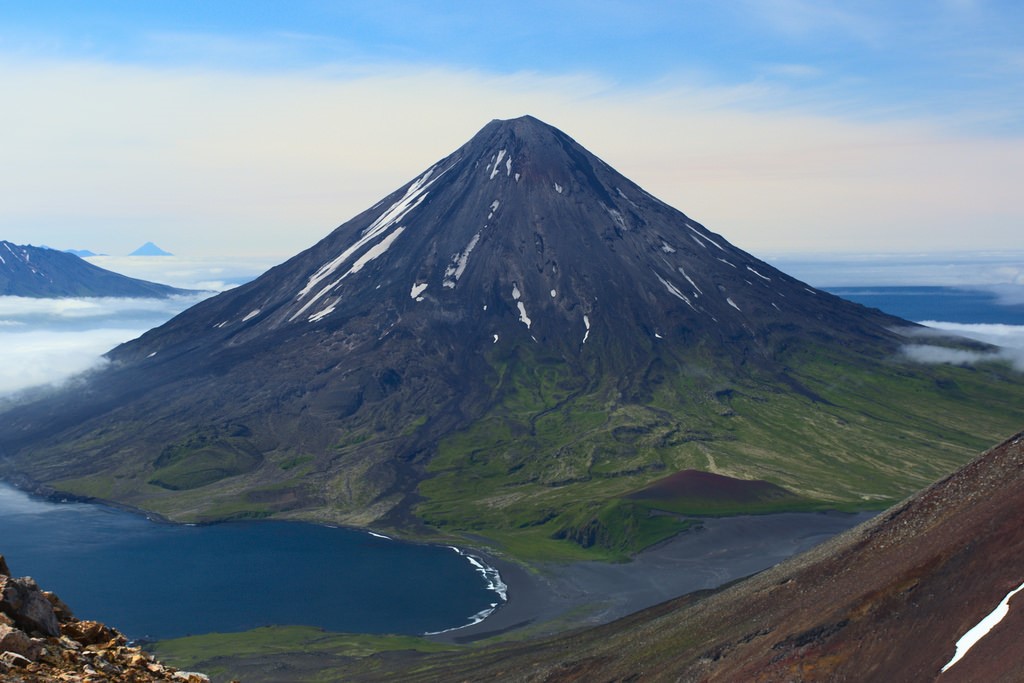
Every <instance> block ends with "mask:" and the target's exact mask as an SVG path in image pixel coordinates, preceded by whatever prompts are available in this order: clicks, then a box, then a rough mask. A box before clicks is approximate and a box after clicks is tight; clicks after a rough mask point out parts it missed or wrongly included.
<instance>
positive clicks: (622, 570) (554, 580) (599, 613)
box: [434, 512, 876, 642]
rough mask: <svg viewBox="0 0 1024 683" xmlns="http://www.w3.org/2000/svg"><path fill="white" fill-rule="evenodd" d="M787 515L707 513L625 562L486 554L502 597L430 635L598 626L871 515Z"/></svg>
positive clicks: (465, 636) (751, 569) (470, 636)
mask: <svg viewBox="0 0 1024 683" xmlns="http://www.w3.org/2000/svg"><path fill="white" fill-rule="evenodd" d="M875 514H876V513H873V512H863V513H858V514H844V513H839V512H828V513H801V512H789V513H779V514H771V515H751V516H738V517H723V518H707V519H704V520H702V524H703V526H702V528H700V529H695V530H691V531H686V532H684V533H682V534H679V535H678V536H676V537H675V538H672V539H671V540H669V541H666V542H664V543H661V544H659V545H657V546H654V547H652V548H650V549H648V550H645V551H643V552H642V553H640V554H639V555H637V556H636V557H635V558H634V559H633V560H632V561H631V562H626V563H622V564H610V563H606V562H568V563H555V562H541V563H535V564H533V565H531V567H530V569H531V570H533V571H530V570H528V569H525V568H524V567H522V566H520V565H517V564H513V563H510V562H505V561H502V560H500V559H495V558H488V561H489V562H491V563H492V564H493V566H495V567H496V568H497V569H498V570H499V571H500V572H501V576H502V579H503V580H504V582H505V583H506V585H508V602H507V603H505V604H504V605H503V606H501V607H500V608H499V609H498V610H497V611H495V613H494V614H492V615H491V616H489V617H488V618H487V619H485V620H484V621H482V622H480V623H479V624H475V625H473V626H468V627H466V628H462V629H458V630H455V631H449V632H448V633H444V634H440V635H438V636H434V638H437V639H439V640H446V641H454V642H471V641H474V640H479V639H482V638H488V637H490V636H495V635H499V634H502V633H506V632H508V631H512V630H518V629H522V628H526V627H535V628H536V630H537V632H538V633H549V632H552V631H556V630H563V629H565V628H572V627H578V626H590V625H595V624H602V623H606V622H609V621H612V620H614V619H617V618H619V617H622V616H625V615H627V614H631V613H633V612H636V611H638V610H641V609H643V608H645V607H649V606H651V605H656V604H658V603H660V602H664V601H665V600H668V599H670V598H674V597H677V596H680V595H684V594H686V593H691V592H693V591H697V590H702V589H706V588H716V587H718V586H721V585H722V584H725V583H728V582H730V581H733V580H735V579H739V578H742V577H744V576H749V575H751V574H754V573H757V572H759V571H761V570H763V569H767V568H768V567H771V566H773V565H775V564H778V563H779V562H781V561H782V560H784V559H786V558H787V557H789V556H791V555H794V554H796V553H799V552H803V551H804V550H807V549H808V548H811V547H813V546H815V545H817V544H818V543H821V542H822V541H825V540H826V539H828V538H830V537H832V536H834V535H836V534H837V533H840V532H842V531H845V530H846V529H849V528H851V527H854V526H856V525H857V524H860V523H861V522H863V521H866V520H868V519H870V518H871V517H872V516H874V515H875Z"/></svg>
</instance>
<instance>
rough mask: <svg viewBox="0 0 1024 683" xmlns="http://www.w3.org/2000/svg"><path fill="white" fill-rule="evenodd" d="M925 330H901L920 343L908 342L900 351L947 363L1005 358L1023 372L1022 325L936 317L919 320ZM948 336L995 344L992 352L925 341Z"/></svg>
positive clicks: (924, 360) (916, 358) (923, 360)
mask: <svg viewBox="0 0 1024 683" xmlns="http://www.w3.org/2000/svg"><path fill="white" fill-rule="evenodd" d="M922 324H923V325H926V326H927V328H928V329H926V330H911V331H907V330H904V333H909V334H910V336H916V337H918V338H920V339H921V343H920V344H908V345H907V346H905V347H904V348H903V353H904V355H906V356H907V357H909V358H910V359H912V360H914V361H917V362H919V363H948V364H950V365H975V364H977V363H983V362H991V361H1005V362H1007V363H1010V364H1011V365H1012V366H1013V367H1014V368H1015V369H1016V370H1018V371H1020V372H1024V325H1002V324H964V323H948V322H941V321H936V320H925V321H923V322H922ZM950 335H954V336H959V337H966V338H967V339H973V340H976V341H980V342H984V343H986V344H992V345H993V346H996V347H998V349H997V350H995V351H991V352H988V351H973V350H967V349H950V348H947V347H944V346H934V345H932V344H928V343H927V340H928V338H929V337H932V338H934V337H938V336H944V337H949V336H950Z"/></svg>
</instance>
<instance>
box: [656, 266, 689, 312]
mask: <svg viewBox="0 0 1024 683" xmlns="http://www.w3.org/2000/svg"><path fill="white" fill-rule="evenodd" d="M654 275H655V277H657V278H658V280H660V281H661V284H663V285H665V289H667V290H668V292H669V294H671V295H672V296H675V297H677V298H679V299H681V300H682V301H685V302H686V305H687V306H689V307H690V308H692V309H693V310H695V311H696V310H697V307H696V306H694V305H693V303H692V302H691V301H690V298H689V297H688V296H686V295H685V294H683V293H682V292H680V291H679V288H678V287H676V286H675V285H674V284H672V283H671V282H669V281H668V280H666V279H665V278H663V277H662V276H660V275H658V274H657V273H655V274H654Z"/></svg>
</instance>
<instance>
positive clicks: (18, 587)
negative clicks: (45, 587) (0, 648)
mask: <svg viewBox="0 0 1024 683" xmlns="http://www.w3.org/2000/svg"><path fill="white" fill-rule="evenodd" d="M0 612H3V613H4V614H6V615H7V616H9V617H11V618H12V619H14V623H15V624H16V625H17V626H18V627H19V628H20V629H22V630H23V631H25V632H27V633H31V632H33V631H37V632H39V633H41V634H43V635H46V636H59V635H60V623H59V622H58V621H57V615H56V614H54V611H53V605H51V604H50V601H49V600H47V599H46V596H45V595H43V592H42V591H41V590H39V586H38V585H36V582H35V581H34V580H33V579H32V578H30V577H27V576H26V577H24V578H20V579H14V578H11V577H9V576H8V577H0Z"/></svg>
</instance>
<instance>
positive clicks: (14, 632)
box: [0, 624, 42, 662]
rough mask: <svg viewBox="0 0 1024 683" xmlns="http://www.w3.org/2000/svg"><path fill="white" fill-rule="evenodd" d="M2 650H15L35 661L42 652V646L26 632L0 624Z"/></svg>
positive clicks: (16, 652) (0, 647)
mask: <svg viewBox="0 0 1024 683" xmlns="http://www.w3.org/2000/svg"><path fill="white" fill-rule="evenodd" d="M0 652H13V653H14V654H17V655H21V656H22V657H24V658H25V659H29V660H31V661H33V662H34V661H35V660H36V659H37V658H38V657H39V654H40V653H41V652H42V647H40V645H39V643H36V642H34V641H33V640H32V639H31V638H29V637H28V636H27V635H25V633H24V632H22V631H19V630H18V629H16V628H11V627H10V626H6V625H3V624H0Z"/></svg>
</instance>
